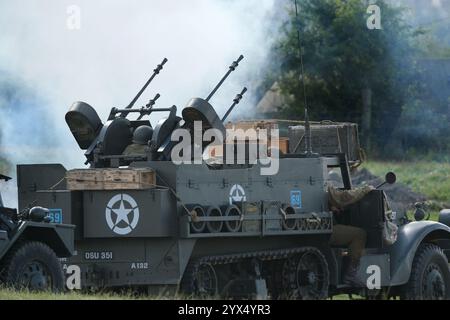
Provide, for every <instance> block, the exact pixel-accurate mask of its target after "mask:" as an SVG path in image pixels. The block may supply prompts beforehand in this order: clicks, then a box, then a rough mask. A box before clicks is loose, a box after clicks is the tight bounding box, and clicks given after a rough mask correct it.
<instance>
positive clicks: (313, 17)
mask: <svg viewBox="0 0 450 320" xmlns="http://www.w3.org/2000/svg"><path fill="white" fill-rule="evenodd" d="M376 4H377V5H378V6H379V7H380V9H381V26H382V29H381V30H377V29H374V30H370V29H369V28H368V27H367V20H368V18H369V16H370V14H368V13H367V9H368V7H369V5H370V3H369V1H366V0H303V1H298V8H299V15H298V18H297V17H296V15H295V11H294V10H292V12H291V13H290V20H289V21H287V22H286V23H285V24H284V26H283V28H282V31H283V36H282V38H281V40H280V42H279V43H278V46H277V47H276V48H275V52H277V54H278V56H279V57H280V58H281V59H282V60H283V62H284V63H283V64H282V68H281V74H280V75H279V82H280V87H281V90H282V93H283V94H285V95H286V96H290V97H292V100H291V102H290V103H289V105H288V106H287V107H286V108H285V109H284V110H283V113H284V115H285V116H288V117H290V118H301V117H302V116H303V108H304V97H303V89H302V85H301V77H300V76H299V74H300V72H299V70H300V54H299V50H298V41H297V30H299V33H300V39H301V44H302V52H303V60H304V68H305V74H304V80H305V84H306V94H307V99H308V105H309V108H310V117H311V118H313V119H316V120H323V119H330V120H334V121H353V122H357V123H360V124H363V122H364V121H365V122H366V123H364V124H365V127H363V132H362V134H363V138H364V141H369V139H370V141H373V142H374V147H376V146H379V147H381V146H383V145H384V144H385V143H386V142H387V141H388V139H389V137H390V135H391V133H392V130H393V128H394V127H395V125H396V123H397V121H398V119H399V117H400V115H401V111H402V106H403V105H404V103H405V101H407V100H408V99H409V98H410V97H411V96H412V95H414V94H416V92H417V88H418V85H417V83H416V81H415V79H416V78H417V77H416V75H417V74H416V72H417V70H416V63H415V60H414V57H415V54H416V49H415V47H414V39H415V36H416V33H417V32H415V31H414V30H413V29H412V28H411V27H410V26H409V25H408V24H407V23H406V22H405V21H404V20H403V17H402V11H401V8H398V7H393V6H391V5H389V4H388V3H387V2H386V1H384V0H379V1H377V2H376ZM293 6H294V5H292V6H291V7H293ZM364 100H365V101H364ZM364 102H366V103H364ZM367 104H368V105H367ZM364 106H365V107H364ZM364 129H366V130H364ZM366 147H367V145H366Z"/></svg>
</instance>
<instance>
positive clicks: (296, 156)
mask: <svg viewBox="0 0 450 320" xmlns="http://www.w3.org/2000/svg"><path fill="white" fill-rule="evenodd" d="M241 59H242V57H240V59H238V60H237V61H235V62H234V63H233V64H232V65H231V66H230V70H229V71H228V73H227V74H226V76H225V77H224V78H223V79H222V80H221V81H220V83H219V85H218V86H217V87H215V88H214V90H213V91H212V93H211V94H210V95H209V96H208V97H207V98H206V99H201V98H194V99H192V100H191V101H189V102H188V104H187V106H186V107H185V108H184V109H183V110H182V113H181V116H180V115H177V108H176V107H175V106H173V107H170V108H156V107H154V104H155V101H156V99H153V100H152V101H150V103H149V104H148V105H146V106H143V107H141V108H133V105H134V103H135V102H136V100H137V99H138V98H139V96H140V95H141V94H142V92H143V91H144V90H145V88H146V87H147V86H148V84H149V82H150V80H151V79H152V78H153V77H154V76H155V75H156V74H157V73H159V71H161V69H162V67H163V64H164V63H165V62H166V60H164V61H163V63H162V64H160V65H158V68H156V69H155V73H154V75H153V76H152V78H150V80H149V82H147V83H146V85H145V86H144V88H143V89H142V90H141V91H140V93H139V94H138V96H137V97H136V98H135V99H133V101H132V103H130V105H129V106H128V107H126V108H122V109H120V108H113V109H112V110H111V113H110V115H109V117H108V119H107V121H106V122H102V121H101V120H100V118H99V116H98V115H97V112H96V111H95V109H94V108H93V107H91V106H90V105H88V104H87V103H84V102H76V103H74V104H73V105H72V107H71V108H70V110H69V112H68V113H67V115H66V121H67V124H68V126H69V128H70V130H71V132H72V134H73V135H74V137H75V139H76V141H77V143H78V145H79V147H80V148H81V149H82V150H85V156H86V164H87V165H89V168H88V169H81V170H70V171H67V170H66V169H65V168H64V167H63V166H62V165H60V164H46V165H42V164H40V165H19V166H18V173H19V175H18V177H19V180H18V188H19V202H20V207H22V208H23V207H24V206H26V204H27V203H30V202H31V201H34V200H37V201H38V202H39V203H40V204H42V205H45V206H46V207H48V208H50V210H55V212H56V211H57V212H59V213H60V214H61V216H62V222H63V223H69V224H74V225H76V230H75V247H76V253H75V255H74V256H72V257H70V258H68V259H67V260H66V262H65V263H66V267H67V270H69V269H70V272H68V275H69V276H71V277H73V276H75V275H76V273H77V272H78V279H75V280H74V284H76V285H74V286H72V287H81V288H105V287H106V288H118V287H119V288H120V287H136V288H146V289H148V292H151V293H161V292H162V291H165V290H171V291H174V292H175V291H178V292H182V293H187V294H194V295H207V296H215V295H220V296H226V297H248V296H253V297H261V298H262V297H270V298H273V299H275V298H283V297H286V298H298V299H325V298H328V297H330V296H333V295H335V294H339V293H342V292H354V290H357V291H356V292H361V291H364V294H367V296H369V297H380V296H381V295H385V296H400V297H402V298H407V299H411V298H412V299H422V298H423V299H445V298H449V297H450V273H449V268H448V256H449V255H448V254H449V252H450V251H449V249H450V228H449V227H448V226H447V225H444V224H441V223H438V222H429V221H420V222H411V221H409V220H408V219H407V216H406V215H404V214H402V213H397V214H396V215H393V214H390V212H389V205H388V203H387V199H386V196H385V194H384V192H383V190H382V189H381V188H378V189H376V190H373V191H372V192H370V193H369V194H368V195H367V196H365V197H364V198H363V199H362V200H360V201H359V202H357V203H356V204H353V205H351V206H350V207H348V208H347V209H346V213H345V216H346V221H345V222H344V223H346V224H348V225H353V226H358V227H360V228H363V229H364V230H365V231H366V232H367V243H366V250H365V254H364V256H363V257H362V259H361V264H360V267H359V271H358V272H359V277H360V278H361V279H363V280H364V281H367V283H368V284H369V283H372V284H373V286H368V287H367V288H364V289H355V288H350V287H349V286H347V285H345V284H344V283H343V270H344V268H345V264H346V263H347V262H346V260H347V255H348V248H344V247H332V246H330V245H329V239H330V236H331V234H332V232H333V213H332V212H331V210H330V208H329V205H328V196H329V195H328V191H327V185H328V183H329V173H330V171H333V172H335V173H336V172H338V173H339V175H340V176H341V179H342V185H341V186H340V187H341V188H342V189H347V190H349V189H352V187H353V186H352V183H351V179H350V170H349V164H350V163H349V160H348V158H349V156H351V155H349V154H348V153H347V152H345V150H339V149H338V150H337V151H336V152H335V153H324V151H322V152H321V153H320V154H319V153H314V152H304V150H298V149H299V148H297V147H294V148H283V150H282V152H280V148H279V147H276V145H275V147H273V148H267V149H270V150H269V151H270V152H268V153H267V154H266V156H261V157H257V158H256V161H250V160H249V159H250V158H251V157H250V153H251V152H249V151H245V152H244V156H240V155H238V154H237V152H236V151H235V149H231V151H230V150H229V149H226V148H225V147H224V148H223V149H222V153H221V154H218V153H216V152H210V151H208V148H210V147H211V145H210V144H211V143H210V142H209V143H208V142H206V143H205V142H203V141H202V140H200V141H201V142H200V143H195V142H192V143H190V145H189V146H190V148H191V151H192V154H194V153H195V152H196V150H197V149H200V153H201V154H202V155H203V154H205V153H206V154H208V155H209V156H210V158H209V159H207V160H208V161H206V160H203V161H197V163H195V161H194V163H191V162H189V161H174V159H173V157H174V154H173V151H174V149H175V148H176V146H177V142H175V141H174V139H173V135H174V133H175V132H177V130H179V129H184V130H186V131H187V132H188V133H189V134H190V136H191V137H193V139H192V141H195V137H194V136H195V135H196V134H198V133H200V134H205V132H206V131H207V130H209V129H214V130H216V132H219V133H225V131H226V129H225V124H224V121H225V120H226V116H228V114H229V112H228V113H227V114H226V116H225V117H223V118H222V119H221V118H220V117H219V115H218V114H217V113H216V111H215V109H214V108H213V106H212V105H211V103H210V102H209V101H210V98H211V97H212V95H213V94H214V93H215V92H216V91H217V89H218V88H219V86H220V85H221V84H222V83H223V81H224V80H225V78H226V77H227V76H228V75H229V74H230V73H231V72H232V71H234V69H235V68H236V67H237V66H238V63H239V62H240V60H241ZM244 92H245V90H244V91H243V93H244ZM157 97H159V95H158V96H157ZM157 97H155V98H157ZM241 98H242V94H239V95H238V96H237V97H236V99H235V100H234V103H233V105H232V107H231V108H230V111H231V109H232V108H234V106H235V105H236V104H237V103H239V100H240V99H241ZM160 112H166V113H168V116H166V117H165V118H163V119H162V120H160V121H159V122H157V123H156V124H154V123H151V122H150V120H149V119H147V118H146V117H147V116H151V115H153V114H155V113H160ZM132 115H137V117H136V119H132V118H133V117H132ZM196 122H200V124H201V127H200V129H198V130H197V129H195V123H196ZM142 126H147V127H150V128H152V135H151V137H149V140H148V143H147V144H146V145H145V147H144V149H143V152H142V153H140V154H138V153H136V154H133V153H126V154H124V150H125V149H127V147H128V146H129V145H132V144H133V134H134V133H135V131H136V130H137V128H139V127H142ZM297 133H298V132H297ZM289 138H290V137H289V136H287V137H284V140H286V139H287V140H289ZM291 138H292V139H297V140H296V142H295V144H296V145H297V144H299V143H300V142H299V141H301V140H302V138H301V139H299V138H298V137H297V138H295V137H291ZM237 140H238V139H234V140H233V141H232V143H228V144H227V143H224V144H227V145H230V144H231V145H232V146H233V145H235V146H237V144H239V143H237V142H236V141H237ZM272 140H273V141H275V143H276V141H277V140H278V141H281V140H282V139H281V138H276V137H275V138H272ZM247 142H248V141H247ZM221 143H223V141H222V142H221ZM243 144H244V145H245V147H246V148H247V149H245V150H249V145H251V143H243ZM219 146H220V144H219ZM216 147H217V145H216V146H214V148H216ZM313 147H314V146H313ZM300 149H302V148H300ZM225 150H227V151H225ZM215 151H216V150H215ZM225 153H227V154H228V155H230V157H231V158H233V159H234V160H236V159H237V160H243V161H237V163H228V162H224V161H218V160H220V159H219V158H220V157H222V160H223V158H225ZM269 153H270V155H269ZM186 154H189V152H186ZM186 154H184V155H186ZM276 154H279V157H276ZM211 158H212V159H211ZM276 158H277V160H278V163H279V166H278V167H279V168H278V170H277V171H276V172H275V173H272V174H267V175H262V174H261V172H262V170H263V169H264V168H265V167H266V166H267V163H268V162H267V161H266V162H264V161H259V160H262V159H264V160H268V159H272V160H274V159H276ZM253 160H255V159H253ZM390 177H391V178H392V175H390ZM390 182H393V181H390ZM30 186H32V187H30ZM50 186H53V188H52V189H49V187H50ZM387 220H390V221H391V222H393V223H395V224H396V225H397V226H398V232H397V239H396V241H395V243H394V244H391V245H386V243H385V241H383V239H384V232H385V228H384V226H385V225H386V222H387ZM372 280H374V281H372ZM369 289H371V290H369Z"/></svg>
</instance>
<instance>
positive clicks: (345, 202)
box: [328, 185, 375, 287]
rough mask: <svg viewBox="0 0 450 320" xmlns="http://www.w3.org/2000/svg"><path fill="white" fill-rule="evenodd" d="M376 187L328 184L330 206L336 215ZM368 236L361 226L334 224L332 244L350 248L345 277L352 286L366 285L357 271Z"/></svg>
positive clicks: (346, 282)
mask: <svg viewBox="0 0 450 320" xmlns="http://www.w3.org/2000/svg"><path fill="white" fill-rule="evenodd" d="M374 189H375V188H374V187H373V186H364V187H361V188H357V189H353V190H339V189H336V188H334V187H332V186H331V185H330V186H328V195H329V197H328V199H329V208H330V210H331V211H333V213H334V214H335V215H339V214H342V212H343V210H344V209H345V208H346V207H347V206H349V205H351V204H353V203H356V202H358V201H359V200H361V199H362V198H364V196H365V195H367V194H368V193H369V192H370V191H372V190H374ZM366 238H367V234H366V231H365V230H363V229H361V228H357V227H353V226H347V225H342V224H335V225H334V226H333V234H332V235H331V239H330V244H331V245H335V246H348V248H349V250H350V260H351V261H350V264H349V266H348V268H347V270H346V272H345V275H344V279H343V280H344V283H345V284H348V285H350V286H355V287H364V286H365V285H364V283H363V282H362V281H361V280H360V279H359V278H358V276H357V271H358V267H359V262H360V259H361V256H362V255H363V253H364V248H365V246H366Z"/></svg>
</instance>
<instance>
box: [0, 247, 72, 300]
mask: <svg viewBox="0 0 450 320" xmlns="http://www.w3.org/2000/svg"><path fill="white" fill-rule="evenodd" d="M33 260H37V261H39V262H40V263H41V264H42V265H44V266H45V267H46V268H47V271H48V273H49V275H50V277H51V279H52V288H51V291H53V292H62V291H63V290H64V287H65V277H64V271H63V268H62V265H61V263H60V261H59V260H58V257H57V256H56V253H55V252H54V251H53V250H52V249H51V248H50V247H49V246H48V245H46V244H44V243H42V242H35V241H33V242H25V243H21V244H19V245H18V246H16V247H13V248H12V249H11V251H10V252H9V253H8V254H7V258H6V263H5V265H4V268H3V271H2V278H3V281H4V282H5V283H6V285H8V286H10V287H13V288H16V289H24V288H21V287H20V285H19V284H18V279H19V277H20V271H21V270H20V269H21V266H24V265H25V264H27V263H29V262H30V261H33ZM25 289H30V288H25Z"/></svg>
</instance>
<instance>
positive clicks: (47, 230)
mask: <svg viewBox="0 0 450 320" xmlns="http://www.w3.org/2000/svg"><path fill="white" fill-rule="evenodd" d="M74 229H75V226H74V225H67V224H52V223H41V222H32V221H23V222H22V223H21V224H20V225H19V227H17V229H16V230H15V231H14V233H13V234H12V237H11V239H10V240H9V241H8V240H6V241H7V242H5V243H4V245H3V246H1V247H0V259H1V258H3V257H4V256H5V254H6V253H7V252H8V251H9V249H10V248H11V247H12V246H13V245H14V244H15V243H17V241H20V239H22V238H23V239H26V240H29V241H40V242H43V243H45V244H47V245H48V246H49V247H50V248H52V249H53V250H54V251H55V253H56V255H57V256H58V258H62V257H70V256H72V255H73V253H74V250H75V249H74V232H73V230H74Z"/></svg>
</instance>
